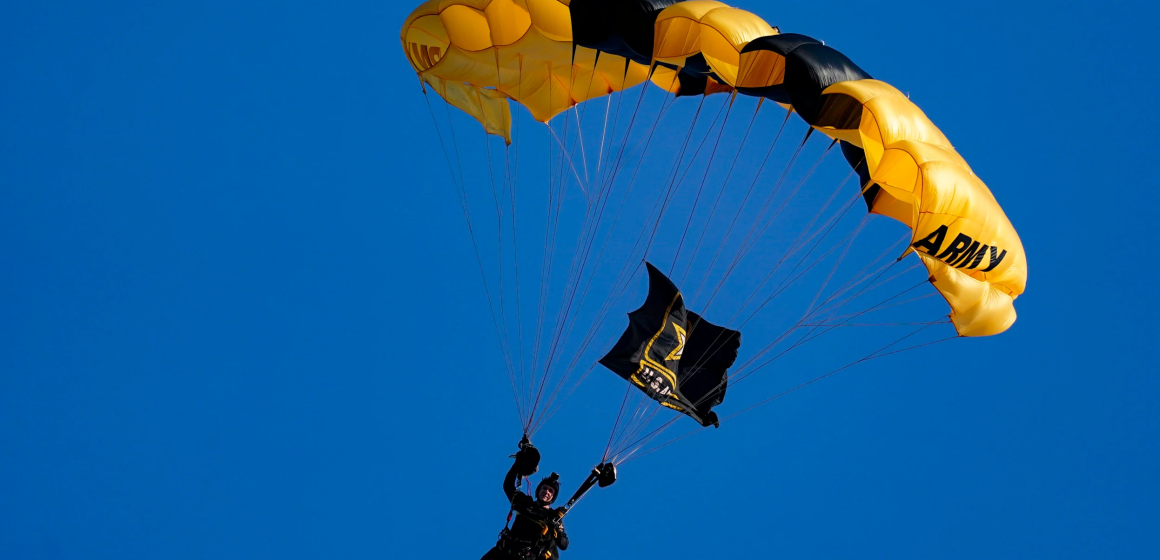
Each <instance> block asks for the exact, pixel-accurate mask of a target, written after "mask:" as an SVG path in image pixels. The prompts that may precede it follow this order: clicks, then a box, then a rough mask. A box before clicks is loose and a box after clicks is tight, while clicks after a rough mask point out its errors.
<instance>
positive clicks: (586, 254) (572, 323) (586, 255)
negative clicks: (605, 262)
mask: <svg viewBox="0 0 1160 560" xmlns="http://www.w3.org/2000/svg"><path fill="white" fill-rule="evenodd" d="M718 117H720V112H718ZM695 124H696V123H695V121H694V126H695ZM702 146H704V142H702ZM699 151H700V150H699V149H698V153H699ZM694 158H696V155H694ZM690 165H691V163H690ZM638 169H639V168H638ZM686 172H687V169H686ZM610 187H611V184H609V188H610ZM604 192H607V190H603V191H602V195H603V193H604ZM625 196H627V192H626V193H625ZM670 196H671V195H670ZM603 201H604V203H606V202H607V198H604V199H603ZM662 212H663V209H662ZM603 214H604V204H603V203H602V204H601V206H600V207H599V213H598V215H597V219H596V222H595V225H594V228H598V227H599V223H600V219H601V218H602V217H603ZM657 219H658V220H659V219H660V218H659V217H658V218H657ZM592 233H593V235H592V236H590V237H589V238H588V244H587V245H586V247H585V251H584V260H583V262H582V264H581V266H580V269H579V274H578V275H577V282H579V281H580V280H582V275H583V272H584V270H585V269H586V267H587V263H588V258H589V256H590V254H591V249H592V243H593V242H594V239H595V237H594V236H595V233H596V230H595V229H594V230H593V232H592ZM606 245H607V238H606V243H605V246H606ZM646 251H647V249H646ZM601 255H603V246H602V250H601ZM598 262H599V261H598ZM594 276H595V271H593V274H591V275H589V282H588V284H587V285H586V289H585V292H584V295H585V296H586V295H587V287H588V286H591V281H592V278H593V277H594ZM577 287H578V285H577ZM575 295H576V292H575V290H573V294H572V298H571V299H570V300H569V306H568V307H569V309H571V303H572V301H573V300H574V299H575ZM583 301H584V297H583V296H582V297H581V299H580V305H582V304H583ZM571 319H572V320H571V321H570V322H568V323H567V325H566V331H565V332H564V336H563V339H562V342H563V341H567V340H568V338H569V336H570V335H571V331H572V328H573V327H574V326H575V320H576V319H575V316H572V318H571Z"/></svg>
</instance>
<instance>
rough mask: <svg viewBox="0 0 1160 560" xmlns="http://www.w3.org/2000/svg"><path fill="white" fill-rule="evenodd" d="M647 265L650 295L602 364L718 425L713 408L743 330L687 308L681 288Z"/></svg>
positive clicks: (721, 394)
mask: <svg viewBox="0 0 1160 560" xmlns="http://www.w3.org/2000/svg"><path fill="white" fill-rule="evenodd" d="M645 264H646V266H647V267H648V297H646V298H645V301H644V305H641V307H640V309H637V310H636V311H633V312H631V313H629V314H628V329H626V330H625V331H624V334H623V335H621V336H620V340H619V341H617V342H616V345H615V346H613V347H612V350H611V351H609V352H608V354H607V355H606V356H604V357H603V358H601V359H600V363H601V364H602V365H603V366H604V367H606V368H608V369H610V370H612V372H613V373H615V374H617V375H619V376H620V377H622V378H624V379H625V380H627V381H628V382H629V383H632V384H633V385H636V386H637V387H639V388H640V389H641V390H643V391H644V392H645V394H647V395H648V396H649V397H651V398H653V399H655V400H656V401H658V402H659V403H661V404H662V405H664V406H666V407H669V408H671V409H673V410H677V411H679V412H683V413H685V414H687V415H689V416H690V417H691V418H693V419H694V420H696V421H697V422H699V423H700V424H701V425H702V426H710V425H713V426H716V425H718V421H717V414H716V413H715V412H713V411H712V408H713V407H714V406H717V405H719V404H721V402H722V401H724V400H725V388H726V384H727V375H726V374H727V372H728V369H729V367H730V366H732V365H733V362H734V360H736V359H737V350H738V349H739V348H740V347H741V333H739V332H737V331H734V330H730V329H727V328H725V327H720V326H717V325H714V324H713V323H710V322H709V321H706V320H704V319H702V318H701V316H700V315H697V314H696V313H693V312H692V311H689V310H687V309H685V302H684V298H683V297H682V296H681V292H680V290H679V289H677V286H676V285H675V284H673V282H672V281H671V280H669V279H668V278H667V277H666V276H665V275H664V274H663V273H661V272H660V271H659V270H657V269H656V267H654V266H653V265H652V264H649V263H645Z"/></svg>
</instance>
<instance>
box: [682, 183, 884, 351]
mask: <svg viewBox="0 0 1160 560" xmlns="http://www.w3.org/2000/svg"><path fill="white" fill-rule="evenodd" d="M815 167H816V165H815ZM811 173H812V170H811ZM851 176H852V174H851V175H848V176H847V177H846V179H844V180H843V181H842V182H841V183H838V186H837V187H836V188H835V189H834V192H833V194H831V195H830V198H829V199H828V200H826V203H825V204H824V205H822V208H821V210H819V211H818V213H817V214H816V215H815V216H814V219H813V220H811V221H810V223H809V225H807V226H806V227H805V228H803V229H802V231H801V233H799V234H798V237H797V239H795V240H794V242H793V243H792V244H791V245H790V248H789V249H787V250H786V252H785V253H784V254H783V255H782V257H781V259H780V260H778V262H777V263H776V264H774V266H773V267H772V268H771V269H770V271H769V273H768V274H766V275H765V278H763V279H762V281H761V283H760V284H758V286H757V289H756V290H753V292H751V293H750V295H749V297H748V298H746V300H745V302H744V303H742V304H741V307H739V308H738V309H737V312H736V313H734V314H733V316H732V317H730V318H729V321H728V323H729V324H733V322H734V321H736V320H737V317H738V316H739V315H741V313H742V312H744V311H745V308H747V307H748V306H749V303H750V302H752V301H753V298H754V297H756V296H757V294H758V293H760V292H761V289H762V288H764V287H765V284H766V283H768V282H769V280H770V279H771V278H773V275H774V274H775V273H776V272H777V271H778V270H779V269H780V268H781V265H782V264H783V263H784V262H785V261H786V259H788V258H789V257H790V256H791V255H793V254H794V253H796V252H797V251H798V250H799V249H800V248H801V247H803V246H804V243H800V242H801V239H802V237H804V236H805V234H806V233H807V232H808V231H810V229H811V228H812V227H813V226H814V224H815V223H817V220H818V218H820V217H821V216H822V214H824V213H825V212H826V210H827V209H828V208H829V207H830V204H831V203H832V202H833V201H834V199H835V198H836V197H837V196H838V193H839V192H841V190H842V185H843V184H845V182H846V181H848V180H849V179H850V177H851ZM808 178H809V175H807V176H806V178H805V179H808ZM805 179H802V181H801V184H804V182H805ZM801 184H799V186H798V188H800V186H801ZM795 192H796V189H795ZM791 196H792V195H791ZM859 196H860V195H859ZM852 206H853V201H851V204H848V205H846V209H845V210H843V211H842V213H841V214H839V215H838V216H837V218H836V219H834V218H831V220H833V222H832V225H830V227H829V229H826V227H825V226H824V225H823V227H822V228H821V229H824V230H826V234H825V235H823V236H822V238H821V239H819V240H818V243H816V244H814V247H813V248H811V249H810V252H811V253H812V252H813V249H814V248H817V245H818V244H819V243H821V242H822V240H824V239H825V237H826V236H828V235H829V232H830V231H831V230H832V229H833V228H834V226H837V225H838V223H839V222H840V221H841V219H842V217H844V216H845V214H846V212H849V210H850V208H851V207H852ZM783 207H784V205H783ZM779 211H780V209H779ZM775 216H776V214H775ZM864 225H865V220H863V222H862V224H861V225H859V226H858V229H857V230H856V231H855V232H854V233H853V234H851V235H848V236H847V238H846V239H845V240H843V241H842V242H839V243H838V244H836V245H835V246H834V247H835V248H836V247H838V246H840V245H842V243H843V242H845V241H847V240H851V241H852V239H853V237H856V236H857V234H858V232H860V231H861V229H862V227H863V226H864ZM820 231H821V230H819V232H820ZM816 236H817V233H815V234H814V235H813V236H811V237H810V239H809V240H812V239H813V237H816ZM809 240H807V241H806V243H808V242H809ZM847 248H849V245H847ZM833 250H834V249H830V251H827V252H826V253H825V254H824V255H822V257H820V258H819V259H818V260H817V261H815V262H814V264H812V265H810V267H809V268H807V269H806V270H805V271H803V272H802V274H799V275H798V276H797V277H796V278H793V280H789V285H792V284H793V282H796V281H797V280H798V279H799V278H801V277H802V276H803V275H805V273H806V272H808V271H809V270H810V269H812V268H813V266H814V265H816V264H817V263H819V262H821V260H822V259H824V258H825V257H826V256H828V255H829V254H830V253H831V252H833ZM808 257H809V254H808V253H807V254H806V256H804V257H802V260H800V261H798V265H797V266H800V265H801V263H802V262H805V259H806V258H808ZM838 264H841V261H839V263H838ZM797 266H795V267H794V268H793V270H791V271H790V272H789V274H788V275H787V279H788V278H789V277H790V276H792V275H793V272H794V271H796V270H797ZM834 266H835V270H836V269H837V265H834ZM722 282H724V279H722ZM789 285H786V281H783V282H782V284H781V285H779V286H778V287H777V288H775V289H774V293H773V295H771V296H769V298H767V299H766V300H765V301H764V302H763V303H762V304H761V306H759V307H758V308H757V309H756V310H755V311H754V312H753V313H752V314H750V315H749V317H748V318H746V319H745V321H743V322H742V323H741V324H740V325H739V326H738V327H737V328H739V329H740V328H741V327H744V326H745V325H746V324H747V323H749V321H750V319H752V318H753V317H754V316H755V315H757V313H758V312H759V311H760V310H761V309H762V308H764V307H765V306H766V305H767V304H768V303H769V302H770V301H772V300H773V299H774V298H775V297H777V295H779V294H780V293H781V292H782V291H784V290H785V289H786V288H788V287H789ZM783 286H784V287H783ZM717 289H720V286H718V288H717ZM714 295H716V291H714ZM712 303H713V300H712V298H710V300H709V301H708V302H707V303H706V304H705V309H706V311H708V308H709V306H710V305H712ZM811 305H812V304H811ZM716 342H717V341H716V340H714V341H713V343H714V344H715V343H716ZM714 355H716V351H714V352H713V353H711V354H710V355H708V356H705V357H702V360H701V361H702V362H703V361H704V360H706V359H709V358H711V357H713V356H714ZM699 366H700V364H697V366H696V367H699Z"/></svg>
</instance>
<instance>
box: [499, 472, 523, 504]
mask: <svg viewBox="0 0 1160 560" xmlns="http://www.w3.org/2000/svg"><path fill="white" fill-rule="evenodd" d="M519 479H520V477H519V475H518V474H516V466H515V465H512V468H510V469H508V472H507V476H505V477H504V478H503V493H504V495H506V496H507V499H508V501H509V502H510V501H512V500H515V499H516V492H519Z"/></svg>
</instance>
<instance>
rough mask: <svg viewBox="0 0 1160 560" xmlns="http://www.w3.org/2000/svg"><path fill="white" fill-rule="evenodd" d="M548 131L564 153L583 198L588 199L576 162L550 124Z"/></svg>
mask: <svg viewBox="0 0 1160 560" xmlns="http://www.w3.org/2000/svg"><path fill="white" fill-rule="evenodd" d="M565 120H566V119H565ZM548 132H550V133H551V134H552V138H555V139H556V143H557V144H559V145H560V149H561V150H562V151H563V153H564V158H565V159H566V160H567V161H568V167H571V168H572V175H573V176H574V177H575V178H576V182H577V183H578V184H579V185H580V192H582V193H584V199H585V200H589V196H588V190H587V189H585V188H584V184H585V181H584V180H583V179H581V178H580V172H579V171H576V164H575V163H573V161H572V155H571V154H569V153H568V149H567V148H566V147H565V146H564V143H563V142H562V141H561V140H560V137H559V136H557V135H556V131H555V130H554V129H552V127H551V126H549V127H548Z"/></svg>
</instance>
